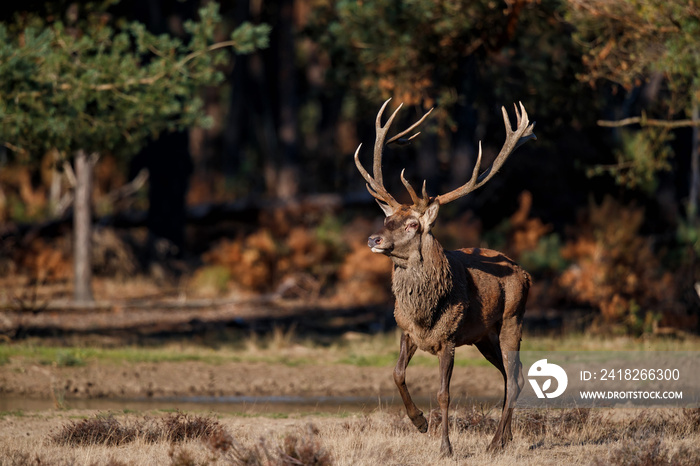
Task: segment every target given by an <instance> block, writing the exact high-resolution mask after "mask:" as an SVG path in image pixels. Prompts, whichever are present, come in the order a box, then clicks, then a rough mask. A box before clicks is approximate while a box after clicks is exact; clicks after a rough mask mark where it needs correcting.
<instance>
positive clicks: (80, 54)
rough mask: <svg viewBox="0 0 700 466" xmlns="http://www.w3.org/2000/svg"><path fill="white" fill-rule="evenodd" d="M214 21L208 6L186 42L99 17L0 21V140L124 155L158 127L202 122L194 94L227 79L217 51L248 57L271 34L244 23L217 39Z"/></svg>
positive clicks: (26, 147) (35, 148)
mask: <svg viewBox="0 0 700 466" xmlns="http://www.w3.org/2000/svg"><path fill="white" fill-rule="evenodd" d="M220 22H221V17H220V15H219V12H218V4H217V3H216V2H211V3H209V4H208V5H207V6H206V7H205V8H203V9H202V10H200V19H199V21H197V22H194V21H189V22H187V23H186V24H185V30H186V31H187V32H188V33H189V34H190V39H189V41H188V42H187V43H185V42H183V41H182V40H181V39H178V38H175V37H171V36H168V35H165V34H164V35H159V36H156V35H154V34H151V33H150V32H148V31H147V30H146V28H145V26H144V25H143V24H140V23H137V22H133V23H128V24H117V25H111V24H106V21H105V16H104V15H102V14H96V13H94V14H88V16H87V17H86V18H84V19H82V20H81V21H79V22H77V23H76V24H70V22H69V24H65V23H63V22H62V21H59V20H56V21H50V22H46V21H44V20H43V19H40V18H30V20H27V21H25V22H23V23H22V24H11V25H7V24H0V122H2V124H0V141H2V142H4V143H5V145H6V146H8V147H10V148H13V149H15V150H17V151H18V152H19V153H20V154H22V155H24V156H25V157H31V156H37V155H41V154H42V153H43V151H45V150H47V149H50V148H53V147H55V148H58V149H59V150H60V151H62V152H63V153H64V154H71V153H73V152H74V151H76V150H79V149H82V150H85V151H87V152H89V153H90V152H98V153H99V152H103V151H112V152H114V153H121V154H130V153H133V152H135V151H137V150H138V149H139V147H140V146H141V145H142V144H143V143H144V141H145V140H146V139H147V138H148V137H150V136H154V135H157V134H158V133H160V132H162V131H170V130H175V129H179V128H184V127H188V126H192V125H197V124H204V125H205V124H207V123H208V120H207V118H205V116H204V113H203V111H202V101H201V99H199V98H198V96H197V91H198V89H200V88H201V87H202V86H205V85H213V84H217V83H220V82H221V81H222V80H223V74H222V72H221V71H220V70H219V69H218V66H220V65H221V64H223V63H225V62H226V61H227V60H228V54H227V53H226V52H225V51H224V50H223V49H224V48H233V49H234V50H236V51H238V52H239V53H248V52H251V51H252V50H254V49H256V48H259V47H265V46H266V45H267V36H268V34H269V27H268V26H264V25H263V26H253V25H251V24H243V25H241V26H239V28H238V29H236V30H235V31H234V32H233V34H232V36H231V40H230V41H226V42H218V43H215V42H214V37H215V32H216V29H217V27H218V25H219V24H220Z"/></svg>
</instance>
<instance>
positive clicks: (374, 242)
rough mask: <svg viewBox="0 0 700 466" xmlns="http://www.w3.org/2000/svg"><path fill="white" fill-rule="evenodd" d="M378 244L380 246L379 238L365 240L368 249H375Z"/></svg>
mask: <svg viewBox="0 0 700 466" xmlns="http://www.w3.org/2000/svg"><path fill="white" fill-rule="evenodd" d="M380 244H382V237H381V236H370V237H369V239H367V246H369V247H370V248H376V247H377V246H379V245H380Z"/></svg>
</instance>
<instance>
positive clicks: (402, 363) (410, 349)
mask: <svg viewBox="0 0 700 466" xmlns="http://www.w3.org/2000/svg"><path fill="white" fill-rule="evenodd" d="M417 349H418V346H416V344H415V343H414V341H413V340H412V339H411V337H410V336H409V335H408V334H406V333H404V334H402V335H401V349H400V351H399V360H398V361H397V362H396V367H395V368H394V382H396V386H397V387H398V388H399V394H400V395H401V399H402V400H403V404H404V405H405V406H406V413H407V414H408V417H409V418H410V419H411V422H413V425H414V426H416V427H417V428H418V430H419V431H421V432H423V433H425V432H427V431H428V421H426V420H425V416H423V411H421V410H420V409H418V407H417V406H416V404H415V403H414V402H413V400H412V399H411V395H410V394H409V393H408V387H406V367H407V366H408V363H409V362H410V361H411V358H412V357H413V355H414V354H416V350H417Z"/></svg>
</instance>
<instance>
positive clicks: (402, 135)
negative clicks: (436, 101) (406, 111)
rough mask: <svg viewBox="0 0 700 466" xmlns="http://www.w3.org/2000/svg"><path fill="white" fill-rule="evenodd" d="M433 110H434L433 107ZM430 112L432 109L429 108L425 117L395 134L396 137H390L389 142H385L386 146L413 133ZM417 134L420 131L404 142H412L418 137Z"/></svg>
mask: <svg viewBox="0 0 700 466" xmlns="http://www.w3.org/2000/svg"><path fill="white" fill-rule="evenodd" d="M399 108H401V107H399ZM433 108H434V107H433ZM397 111H398V109H397ZM432 111H433V109H432V108H431V109H430V110H428V111H427V112H426V113H425V115H423V116H422V117H421V119H420V120H418V121H416V122H415V123H413V124H412V125H411V126H409V127H408V128H406V129H405V130H403V131H401V132H400V133H399V134H397V135H396V136H394V137H392V138H391V139H389V140H388V141H387V144H391V143H392V142H394V141H397V140H399V139H401V138H402V137H404V136H405V135H406V134H408V133H410V132H411V131H413V130H414V129H415V128H416V127H417V126H419V125H420V124H421V123H423V121H424V120H425V119H426V118H428V115H430V112H432ZM392 116H393V115H392ZM419 134H420V131H419V132H417V133H416V134H414V135H412V136H410V137H409V138H408V139H406V141H410V140H412V139H413V138H415V137H416V136H418V135H419Z"/></svg>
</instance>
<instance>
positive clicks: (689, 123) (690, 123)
mask: <svg viewBox="0 0 700 466" xmlns="http://www.w3.org/2000/svg"><path fill="white" fill-rule="evenodd" d="M597 123H598V126H605V127H606V128H618V127H620V126H628V125H635V124H639V125H640V126H660V127H663V128H669V129H673V128H688V127H691V128H692V127H694V126H700V121H698V120H655V119H653V118H647V117H646V115H642V116H637V117H629V118H623V119H622V120H598V121H597Z"/></svg>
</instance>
